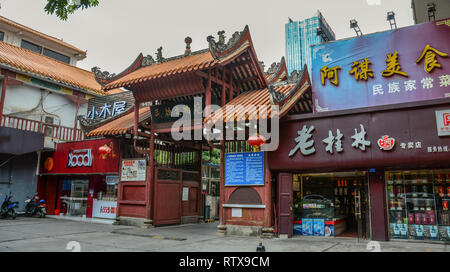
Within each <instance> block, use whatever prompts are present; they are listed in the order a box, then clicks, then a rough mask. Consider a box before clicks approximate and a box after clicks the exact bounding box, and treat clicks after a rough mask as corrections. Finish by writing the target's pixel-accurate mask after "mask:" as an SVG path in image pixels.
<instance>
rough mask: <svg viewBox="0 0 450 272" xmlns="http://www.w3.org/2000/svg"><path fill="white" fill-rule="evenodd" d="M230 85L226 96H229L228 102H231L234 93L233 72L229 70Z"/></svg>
mask: <svg viewBox="0 0 450 272" xmlns="http://www.w3.org/2000/svg"><path fill="white" fill-rule="evenodd" d="M229 80H230V85H229V89H228V92H229V94H228V96H229V99H230V100H229V101H231V100H233V92H234V87H233V71H231V70H230V79H229Z"/></svg>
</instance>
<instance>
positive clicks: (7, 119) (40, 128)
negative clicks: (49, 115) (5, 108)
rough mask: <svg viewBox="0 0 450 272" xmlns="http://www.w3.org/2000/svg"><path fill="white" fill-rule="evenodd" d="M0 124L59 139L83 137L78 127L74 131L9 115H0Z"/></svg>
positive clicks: (73, 139) (81, 138)
mask: <svg viewBox="0 0 450 272" xmlns="http://www.w3.org/2000/svg"><path fill="white" fill-rule="evenodd" d="M0 126H1V127H9V128H15V129H20V130H26V131H31V132H38V133H42V134H44V136H46V137H51V138H53V139H56V140H61V141H80V140H83V139H84V133H83V131H82V130H80V129H77V130H76V131H75V130H74V129H73V128H70V127H64V126H58V125H54V124H47V123H43V122H40V121H36V120H31V119H25V118H20V117H16V116H11V115H2V116H1V119H0Z"/></svg>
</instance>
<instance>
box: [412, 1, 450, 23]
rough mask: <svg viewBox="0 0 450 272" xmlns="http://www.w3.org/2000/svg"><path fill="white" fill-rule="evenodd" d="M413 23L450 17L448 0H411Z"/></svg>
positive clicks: (449, 2)
mask: <svg viewBox="0 0 450 272" xmlns="http://www.w3.org/2000/svg"><path fill="white" fill-rule="evenodd" d="M411 7H412V9H413V17H414V23H415V24H421V23H425V22H431V21H436V20H442V19H447V18H450V1H449V0H412V1H411Z"/></svg>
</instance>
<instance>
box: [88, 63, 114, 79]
mask: <svg viewBox="0 0 450 272" xmlns="http://www.w3.org/2000/svg"><path fill="white" fill-rule="evenodd" d="M91 71H92V72H93V73H94V76H95V78H96V79H100V80H110V79H112V78H114V77H115V76H116V74H111V73H109V72H108V71H102V70H101V68H100V67H97V66H95V67H92V68H91Z"/></svg>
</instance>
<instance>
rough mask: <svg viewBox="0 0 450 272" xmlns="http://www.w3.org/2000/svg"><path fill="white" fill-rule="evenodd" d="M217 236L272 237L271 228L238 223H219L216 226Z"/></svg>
mask: <svg viewBox="0 0 450 272" xmlns="http://www.w3.org/2000/svg"><path fill="white" fill-rule="evenodd" d="M216 234H217V235H218V236H225V235H231V236H242V237H261V238H268V239H270V238H273V237H274V233H273V228H271V227H270V228H266V227H258V226H240V225H219V226H217V233H216Z"/></svg>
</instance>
